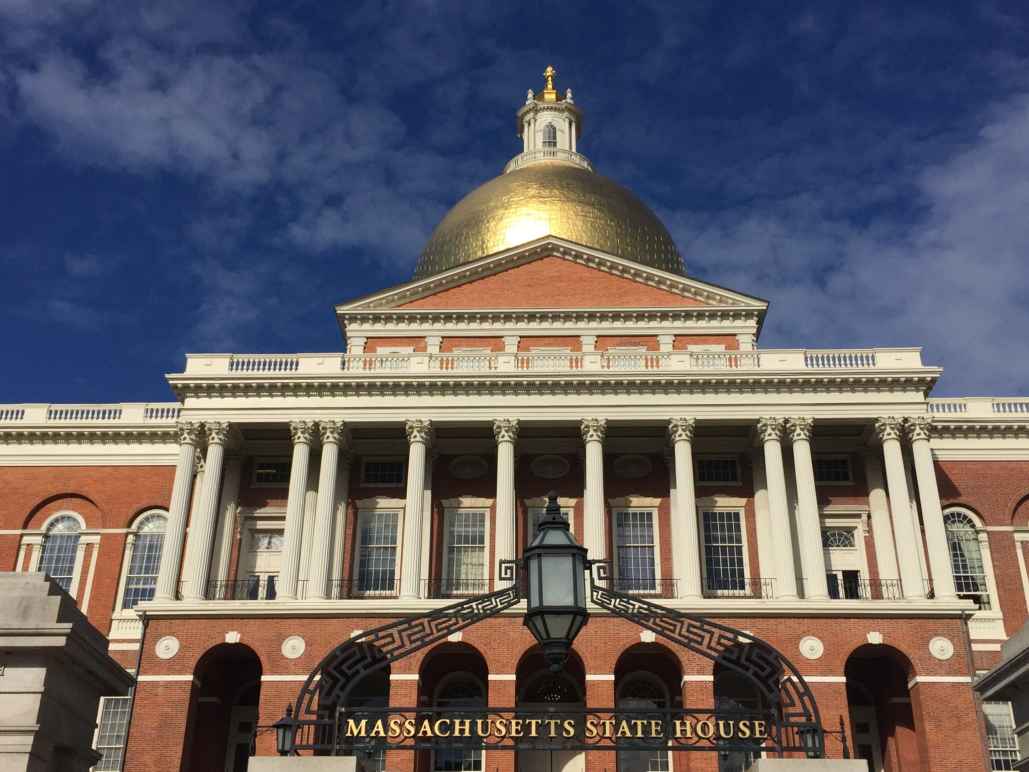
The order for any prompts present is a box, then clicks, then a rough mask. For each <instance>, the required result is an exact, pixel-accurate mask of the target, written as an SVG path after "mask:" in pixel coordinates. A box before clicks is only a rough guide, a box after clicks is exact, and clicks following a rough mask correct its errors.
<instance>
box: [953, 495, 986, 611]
mask: <svg viewBox="0 0 1029 772" xmlns="http://www.w3.org/2000/svg"><path fill="white" fill-rule="evenodd" d="M943 522H944V525H945V526H946V528H947V545H948V546H949V547H950V563H951V567H952V568H953V569H954V588H955V589H956V590H957V592H958V596H959V597H961V598H965V599H968V600H972V601H974V602H975V604H976V605H977V606H979V608H980V609H988V608H990V591H989V584H987V582H986V569H985V567H984V565H983V552H982V545H981V544H980V543H979V533H978V531H977V530H976V527H975V523H974V522H972V520H971V519H970V518H969V517H968V516H967V515H966V514H964V513H963V512H957V511H952V512H946V513H944V515H943Z"/></svg>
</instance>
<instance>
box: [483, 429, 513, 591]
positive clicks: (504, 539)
mask: <svg viewBox="0 0 1029 772" xmlns="http://www.w3.org/2000/svg"><path fill="white" fill-rule="evenodd" d="M493 436H494V437H495V438H496V440H497V504H496V513H497V517H496V527H495V530H494V534H495V536H494V539H495V540H496V541H495V543H496V556H497V561H498V564H499V561H501V560H514V559H515V443H516V442H517V441H518V420H517V419H515V418H498V419H496V420H495V421H493ZM487 573H488V572H487ZM508 584H509V583H507V582H505V583H504V584H503V586H505V587H506V586H508ZM500 587H501V585H500V584H499V583H498V584H497V588H498V589H499V588H500Z"/></svg>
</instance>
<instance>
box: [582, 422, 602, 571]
mask: <svg viewBox="0 0 1029 772" xmlns="http://www.w3.org/2000/svg"><path fill="white" fill-rule="evenodd" d="M581 428H582V438H583V440H584V441H585V443H586V486H585V491H584V494H583V505H584V509H585V512H584V518H583V519H584V528H583V539H582V543H583V546H584V547H586V549H587V550H588V557H589V559H590V560H606V559H607V539H606V538H605V533H606V529H605V528H604V515H605V512H606V511H607V509H606V507H605V506H604V436H605V435H606V434H607V421H606V420H605V419H603V418H586V419H584V420H583V422H582V426H581Z"/></svg>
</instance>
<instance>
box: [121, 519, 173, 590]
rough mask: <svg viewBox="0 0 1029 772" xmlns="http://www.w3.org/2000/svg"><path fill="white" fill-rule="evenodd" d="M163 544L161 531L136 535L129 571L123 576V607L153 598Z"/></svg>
mask: <svg viewBox="0 0 1029 772" xmlns="http://www.w3.org/2000/svg"><path fill="white" fill-rule="evenodd" d="M163 544H164V534H163V533H141V534H138V535H137V536H136V538H135V541H134V542H133V544H132V556H131V558H130V559H129V571H128V574H127V575H126V576H125V594H124V596H123V597H122V607H123V608H127V609H129V608H133V607H134V606H135V605H136V604H137V603H139V602H140V601H147V600H152V599H153V597H154V589H155V588H156V587H157V572H158V569H159V568H160V566H161V547H162V546H163Z"/></svg>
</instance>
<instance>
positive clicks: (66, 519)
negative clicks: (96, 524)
mask: <svg viewBox="0 0 1029 772" xmlns="http://www.w3.org/2000/svg"><path fill="white" fill-rule="evenodd" d="M81 531H82V524H81V523H79V521H78V519H77V518H75V517H74V516H72V515H61V516H60V517H57V518H55V519H54V520H53V521H52V522H51V523H50V524H49V525H48V526H47V529H46V533H45V534H44V536H43V544H42V548H41V551H40V557H39V568H38V570H39V571H42V572H43V573H44V574H47V575H48V576H49V577H50V578H51V579H53V580H55V581H56V582H57V583H58V584H59V585H61V587H62V588H64V590H65V591H66V592H72V579H73V578H74V576H75V561H76V558H77V557H78V550H79V536H80V534H81Z"/></svg>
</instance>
